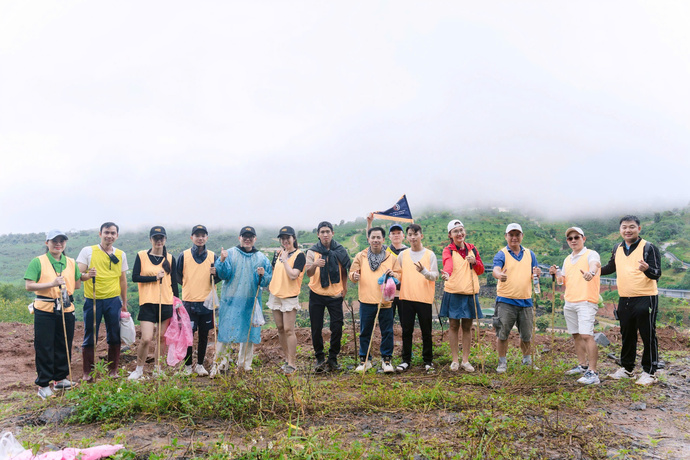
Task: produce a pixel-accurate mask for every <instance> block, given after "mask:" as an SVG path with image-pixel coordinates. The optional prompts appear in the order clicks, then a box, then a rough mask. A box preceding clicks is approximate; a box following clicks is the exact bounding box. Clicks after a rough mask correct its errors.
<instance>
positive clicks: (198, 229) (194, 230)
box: [192, 225, 208, 235]
mask: <svg viewBox="0 0 690 460" xmlns="http://www.w3.org/2000/svg"><path fill="white" fill-rule="evenodd" d="M198 232H204V233H206V234H207V235H208V230H206V227H204V226H203V225H195V226H194V227H192V235H194V234H195V233H198Z"/></svg>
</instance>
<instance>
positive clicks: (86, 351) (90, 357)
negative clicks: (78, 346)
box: [81, 347, 94, 383]
mask: <svg viewBox="0 0 690 460" xmlns="http://www.w3.org/2000/svg"><path fill="white" fill-rule="evenodd" d="M81 361H82V366H83V372H84V375H83V376H82V378H81V379H82V380H83V381H84V382H86V383H90V382H93V377H92V376H91V371H93V362H94V352H93V347H83V348H82V354H81Z"/></svg>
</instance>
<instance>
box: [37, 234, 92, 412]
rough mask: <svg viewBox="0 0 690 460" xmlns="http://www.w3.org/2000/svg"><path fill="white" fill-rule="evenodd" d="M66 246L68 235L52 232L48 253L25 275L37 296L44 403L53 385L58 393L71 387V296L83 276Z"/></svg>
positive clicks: (40, 392) (40, 385) (48, 236)
mask: <svg viewBox="0 0 690 460" xmlns="http://www.w3.org/2000/svg"><path fill="white" fill-rule="evenodd" d="M66 246H67V235H65V234H64V233H63V232H61V231H59V230H51V231H50V232H48V233H47V234H46V253H45V254H43V255H41V256H38V257H36V258H34V259H33V260H32V261H31V262H30V263H29V266H28V268H27V269H26V273H25V274H24V280H25V285H26V290H27V291H31V292H35V293H36V300H34V303H33V308H34V350H35V351H36V373H37V374H38V376H37V377H36V385H38V396H39V397H40V398H41V399H46V398H48V397H51V396H53V390H52V389H51V388H50V382H51V381H52V382H55V383H54V388H55V389H58V390H59V389H68V388H71V387H72V382H70V381H69V379H67V376H69V373H70V369H69V363H70V361H69V359H71V355H72V339H73V338H74V304H73V303H72V302H73V299H72V294H73V293H74V290H75V289H79V288H80V287H81V281H80V280H79V278H80V277H81V273H79V268H78V267H77V264H76V263H75V262H74V259H72V258H70V257H67V256H66V255H65V254H64V252H65V247H66ZM63 318H64V319H63ZM63 321H64V322H63ZM63 324H64V328H63ZM65 336H67V343H66V344H65ZM68 350H69V356H68Z"/></svg>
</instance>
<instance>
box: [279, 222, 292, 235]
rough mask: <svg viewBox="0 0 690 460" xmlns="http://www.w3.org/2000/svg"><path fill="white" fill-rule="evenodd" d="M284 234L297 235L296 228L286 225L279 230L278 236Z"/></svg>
mask: <svg viewBox="0 0 690 460" xmlns="http://www.w3.org/2000/svg"><path fill="white" fill-rule="evenodd" d="M283 235H288V236H295V229H294V228H292V227H289V226H287V225H286V226H285V227H282V228H281V229H280V232H278V238H280V237H281V236H283Z"/></svg>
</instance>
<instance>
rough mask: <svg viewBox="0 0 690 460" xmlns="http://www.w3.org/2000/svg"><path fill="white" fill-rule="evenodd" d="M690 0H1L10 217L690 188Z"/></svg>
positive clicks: (651, 201) (303, 225) (564, 208)
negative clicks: (578, 0)
mask: <svg viewBox="0 0 690 460" xmlns="http://www.w3.org/2000/svg"><path fill="white" fill-rule="evenodd" d="M687 24H690V2H684V1H659V0H654V1H648V2H633V1H624V2H615V1H611V2H600V1H589V2H588V1H581V2H565V1H556V2H554V1H524V2H514V1H486V2H462V1H434V2H422V1H416V2H409V1H395V2H393V1H389V2H377V1H350V2H322V1H311V2H299V1H252V2H231V1H215V2H214V1H207V2H180V1H165V2H163V1H147V2H140V1H137V2H135V1H120V2H93V1H91V2H89V1H75V0H63V1H60V2H54V1H52V0H51V1H39V0H37V1H18V0H17V1H8V0H0V155H1V156H0V158H2V160H1V161H2V167H1V168H0V234H6V233H26V232H44V231H46V230H48V229H50V228H59V229H62V230H65V231H67V230H70V229H92V228H98V227H99V226H100V224H101V223H102V222H105V221H115V222H116V223H118V224H119V225H120V227H121V231H122V232H126V231H127V229H141V228H148V227H151V226H153V225H164V226H167V227H190V228H191V226H193V225H195V224H198V223H201V224H205V225H207V226H209V227H228V228H238V227H240V226H243V225H255V226H276V227H277V226H281V225H291V226H293V227H295V228H297V229H311V228H313V227H315V226H316V224H317V223H318V222H319V221H322V220H330V221H333V222H339V221H340V220H341V219H344V220H354V219H355V218H357V217H361V216H365V215H366V214H367V213H368V212H369V211H377V210H384V209H387V208H389V207H391V206H392V205H393V204H394V203H395V202H396V200H397V199H398V198H399V197H400V196H401V195H403V194H406V195H407V198H408V202H409V205H410V208H411V210H412V212H413V215H414V214H419V213H421V212H423V211H424V210H428V209H449V210H453V211H454V212H456V213H457V214H458V217H460V218H462V212H463V210H468V209H470V208H475V207H495V206H498V207H504V208H513V209H520V210H524V211H526V212H536V213H538V214H539V215H540V216H542V217H543V218H545V219H562V218H567V217H571V216H599V215H604V214H611V213H613V214H614V215H618V214H627V213H640V212H642V211H644V210H650V209H653V210H666V209H671V208H674V207H684V206H687V205H688V203H689V202H690V187H688V185H687V180H688V179H687V176H688V172H689V171H690V154H689V152H690V149H689V147H690V84H688V82H690V28H688V27H687Z"/></svg>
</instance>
